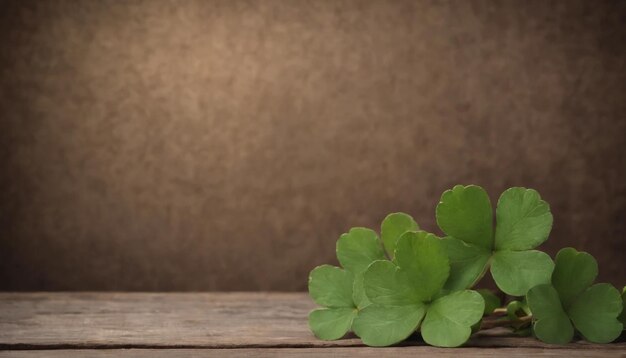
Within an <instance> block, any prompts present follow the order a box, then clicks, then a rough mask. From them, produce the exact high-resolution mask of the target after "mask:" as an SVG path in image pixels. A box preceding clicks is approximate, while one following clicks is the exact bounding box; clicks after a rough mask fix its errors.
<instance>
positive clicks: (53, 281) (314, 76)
mask: <svg viewBox="0 0 626 358" xmlns="http://www.w3.org/2000/svg"><path fill="white" fill-rule="evenodd" d="M1 5H2V13H1V15H0V18H1V20H2V22H1V25H0V26H1V34H0V40H1V42H0V71H1V72H0V73H1V79H0V91H1V92H0V115H1V119H2V121H1V125H0V169H1V173H0V188H1V189H0V289H1V290H70V289H72V290H74V289H85V290H302V289H305V288H306V278H307V274H308V271H309V270H310V269H311V268H312V267H313V266H315V265H318V264H321V263H326V262H334V242H335V240H336V238H337V237H338V236H339V234H340V233H342V232H344V231H346V230H347V229H348V228H349V227H351V226H369V227H377V226H378V225H379V222H380V220H381V219H382V218H383V217H384V216H385V215H386V214H387V213H388V212H392V211H406V212H409V213H411V214H413V215H414V216H415V217H416V219H417V220H418V222H419V223H420V224H421V226H422V227H424V228H426V229H429V230H436V225H435V221H434V208H435V205H436V203H437V201H438V199H439V196H440V194H441V192H442V191H443V190H445V189H447V188H449V187H451V186H452V185H454V184H456V183H476V184H481V185H483V186H484V187H485V188H486V189H487V190H488V191H489V192H490V194H491V195H492V199H494V200H495V199H497V197H498V195H499V193H500V192H501V191H502V190H503V189H505V188H507V187H509V186H514V185H522V186H527V187H532V188H535V189H537V190H539V191H540V192H541V194H542V195H543V197H544V198H545V199H546V200H547V201H548V202H549V203H550V204H551V206H552V209H553V212H554V216H555V225H554V230H553V235H552V238H551V240H549V241H548V243H547V244H546V245H544V247H545V248H546V249H547V250H548V251H549V252H550V253H551V254H554V253H555V252H556V250H557V249H558V248H560V247H563V246H574V247H577V248H579V249H583V250H587V251H589V252H591V253H592V254H593V255H595V256H597V257H598V258H599V259H600V261H601V265H600V269H601V279H603V280H608V281H610V282H613V283H615V284H620V285H622V284H624V283H626V282H625V280H626V258H625V251H626V241H625V235H626V224H625V220H624V219H625V215H626V179H625V178H626V160H625V159H624V154H625V152H626V145H625V142H626V120H625V118H626V117H625V116H626V49H625V44H626V26H625V25H624V24H625V23H626V2H624V1H557V2H554V1H530V2H526V1H458V2H457V1H454V2H447V1H416V2H412V1H311V2H305V1H282V2H281V1H178V2H170V1H160V0H147V1H39V2H33V1H8V2H7V1H2V4H1Z"/></svg>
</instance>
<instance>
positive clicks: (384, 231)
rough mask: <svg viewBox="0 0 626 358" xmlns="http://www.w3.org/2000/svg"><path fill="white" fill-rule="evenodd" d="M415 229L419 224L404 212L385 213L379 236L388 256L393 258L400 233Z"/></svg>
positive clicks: (417, 228)
mask: <svg viewBox="0 0 626 358" xmlns="http://www.w3.org/2000/svg"><path fill="white" fill-rule="evenodd" d="M417 230H419V226H418V225H417V223H416V222H415V220H413V218H412V217H411V216H410V215H408V214H405V213H393V214H389V215H387V217H386V218H385V219H384V220H383V223H382V225H381V226H380V236H381V238H382V240H383V244H384V245H385V250H387V254H388V255H389V257H390V258H393V253H394V252H395V251H396V244H397V242H398V239H399V238H400V236H402V234H404V233H405V232H407V231H417Z"/></svg>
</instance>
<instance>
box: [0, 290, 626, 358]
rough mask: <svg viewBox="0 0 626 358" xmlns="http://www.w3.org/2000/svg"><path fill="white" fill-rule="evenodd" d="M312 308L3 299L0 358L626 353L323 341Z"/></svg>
mask: <svg viewBox="0 0 626 358" xmlns="http://www.w3.org/2000/svg"><path fill="white" fill-rule="evenodd" d="M313 307H314V304H313V302H311V300H310V299H309V298H308V296H307V294H305V293H0V350H4V351H2V352H0V356H8V357H31V356H38V354H42V353H45V355H46V356H51V357H56V356H70V357H72V356H81V355H88V356H109V355H116V356H117V355H123V356H143V355H155V354H156V355H157V356H160V355H163V356H164V355H166V354H167V355H168V356H169V355H171V354H173V353H174V352H176V353H180V355H182V356H186V355H196V354H197V353H198V354H200V353H201V354H200V355H204V356H209V357H212V356H217V355H219V356H225V355H226V356H233V357H246V356H273V355H277V354H279V353H280V355H287V356H289V355H294V354H299V355H315V354H321V353H322V352H324V354H332V355H335V356H339V357H343V356H349V355H352V354H354V353H355V352H357V351H358V352H359V354H362V355H364V356H366V357H367V356H374V355H378V354H380V353H389V354H391V355H393V356H398V355H402V354H405V353H406V354H415V353H429V354H432V353H433V352H436V353H437V354H438V355H441V356H446V355H451V354H455V355H456V354H460V353H468V354H471V355H475V356H484V355H486V354H491V353H493V352H498V354H506V355H510V356H514V357H515V356H519V355H517V353H519V352H523V353H524V355H528V354H531V353H532V354H533V355H535V354H537V355H544V356H545V355H547V356H550V355H568V356H573V357H575V356H595V355H598V354H600V355H601V356H617V355H622V354H624V352H625V351H626V343H625V342H620V343H613V344H609V345H596V344H591V343H587V342H575V343H571V344H568V345H566V346H555V345H548V344H544V343H542V342H540V341H537V340H535V339H532V338H522V337H515V336H513V335H511V334H510V333H508V331H506V330H504V329H492V330H488V331H483V332H480V333H478V334H477V335H475V336H474V337H473V338H472V339H471V340H470V341H469V342H468V344H467V345H466V347H465V348H462V349H455V350H446V349H439V348H433V347H428V346H424V344H423V342H421V341H420V340H419V339H417V338H416V339H411V340H409V341H407V342H404V343H403V344H402V346H401V347H392V348H385V349H372V348H368V347H365V346H363V345H362V343H361V342H360V340H359V339H357V338H356V337H348V338H345V339H341V340H337V341H331V342H327V341H321V340H319V339H316V338H315V337H314V336H313V335H312V334H311V333H310V331H309V328H308V326H307V314H308V312H309V310H311V309H312V308H313ZM225 348H232V349H227V350H224V349H225ZM511 348H515V349H513V350H511ZM161 350H162V351H161ZM490 352H491V353H490ZM176 355H179V354H176ZM600 355H598V356H600Z"/></svg>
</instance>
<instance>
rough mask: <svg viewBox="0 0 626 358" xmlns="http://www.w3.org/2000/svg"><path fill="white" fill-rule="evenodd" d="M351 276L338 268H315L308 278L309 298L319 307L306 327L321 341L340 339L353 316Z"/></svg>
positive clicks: (348, 328)
mask: <svg viewBox="0 0 626 358" xmlns="http://www.w3.org/2000/svg"><path fill="white" fill-rule="evenodd" d="M353 284H354V276H353V275H352V273H350V272H348V271H345V270H342V269H340V268H339V267H334V266H330V265H322V266H318V267H316V268H315V269H313V271H311V274H310V275H309V295H310V296H311V298H313V301H315V303H317V304H318V305H320V306H325V307H328V308H322V309H317V310H313V311H311V313H310V314H309V327H310V328H311V331H313V334H315V336H317V337H318V338H320V339H325V340H333V339H339V338H341V337H343V336H344V335H345V334H346V333H347V332H348V331H349V330H350V326H352V321H353V319H354V317H355V316H356V307H355V304H354V301H353V297H352V296H353V291H352V288H353Z"/></svg>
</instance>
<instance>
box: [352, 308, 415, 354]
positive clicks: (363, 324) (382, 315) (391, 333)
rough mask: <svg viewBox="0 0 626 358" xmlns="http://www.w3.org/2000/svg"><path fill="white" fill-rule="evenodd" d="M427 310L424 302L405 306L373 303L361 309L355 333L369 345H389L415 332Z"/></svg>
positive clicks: (355, 325)
mask: <svg viewBox="0 0 626 358" xmlns="http://www.w3.org/2000/svg"><path fill="white" fill-rule="evenodd" d="M425 312H426V309H425V307H424V304H422V303H414V304H410V305H404V306H383V305H378V304H372V305H370V306H368V307H366V308H365V309H364V310H363V311H361V312H360V313H359V316H358V318H357V319H356V320H355V321H354V325H353V329H354V333H356V335H357V336H359V337H361V340H362V341H363V343H365V344H367V345H368V346H372V347H383V346H389V345H391V344H394V343H397V342H401V341H403V340H405V339H406V338H407V337H408V336H410V335H411V334H412V333H413V332H415V330H416V329H417V327H418V326H419V324H420V322H421V321H422V318H423V317H424V313H425Z"/></svg>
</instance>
